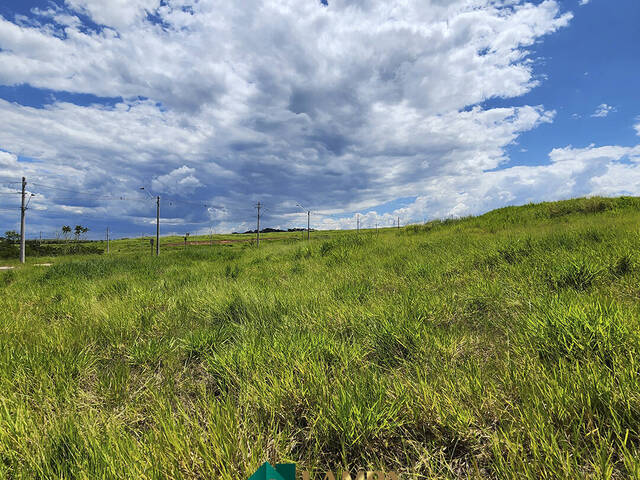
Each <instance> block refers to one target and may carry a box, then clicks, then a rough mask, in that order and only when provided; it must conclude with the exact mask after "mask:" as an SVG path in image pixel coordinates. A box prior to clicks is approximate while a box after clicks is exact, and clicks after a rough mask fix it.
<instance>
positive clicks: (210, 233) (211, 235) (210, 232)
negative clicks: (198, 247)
mask: <svg viewBox="0 0 640 480" xmlns="http://www.w3.org/2000/svg"><path fill="white" fill-rule="evenodd" d="M209 236H210V237H211V246H212V247H213V229H209Z"/></svg>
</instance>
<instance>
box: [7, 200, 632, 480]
mask: <svg viewBox="0 0 640 480" xmlns="http://www.w3.org/2000/svg"><path fill="white" fill-rule="evenodd" d="M639 209H640V200H639V199H636V198H619V199H598V198H596V199H577V200H571V201H568V202H557V203H546V204H541V205H527V206H524V207H517V208H515V207H510V208H506V209H501V210H497V211H493V212H490V213H488V214H486V215H484V216H481V217H477V218H466V219H461V220H450V221H446V222H431V223H429V224H427V225H423V226H412V227H406V228H403V229H400V230H396V229H388V230H381V231H380V233H379V235H376V234H375V233H373V232H370V231H362V232H360V234H356V233H354V232H334V233H331V234H325V233H324V232H323V234H324V237H325V238H321V239H317V240H312V242H310V243H309V244H307V243H306V242H302V241H301V240H300V238H301V235H299V234H297V235H294V236H292V237H291V240H292V241H290V242H280V243H273V242H272V243H269V242H266V241H265V242H264V243H261V247H260V249H256V248H255V247H253V246H250V245H248V244H234V245H214V246H193V247H189V248H178V247H176V248H173V249H171V248H168V247H163V248H164V249H163V250H162V256H161V257H160V258H153V257H152V256H151V255H150V252H149V249H148V248H147V247H145V248H144V249H142V247H140V249H139V250H134V249H133V248H128V245H133V243H127V242H128V241H122V242H112V245H111V252H112V253H111V254H110V255H109V256H106V255H102V256H99V257H98V256H86V257H75V258H73V257H70V258H66V259H63V258H59V259H57V260H56V262H55V264H54V266H52V267H50V268H41V267H31V266H26V267H24V268H19V269H15V270H12V271H7V272H0V477H5V478H12V479H18V478H123V479H124V478H139V479H145V478H148V479H151V478H192V479H195V478H224V479H241V478H248V476H249V475H250V474H251V473H252V472H253V471H254V470H255V468H256V467H257V466H258V465H259V464H261V463H262V462H263V461H265V460H270V461H294V462H297V463H298V468H299V469H316V471H317V472H319V471H320V470H323V469H324V468H325V467H330V468H332V469H333V470H334V471H335V470H340V469H341V467H349V468H350V469H351V470H352V471H355V470H356V469H357V468H358V467H361V468H365V467H384V468H386V469H387V470H396V471H400V472H403V474H404V475H405V477H404V478H487V477H489V478H513V479H516V478H517V479H521V478H531V479H534V478H639V477H640V460H639V459H640V375H639V373H640V371H639V369H640V363H639V360H638V359H640V330H639V326H640V325H639V323H640V281H639V280H640V266H639V265H640V264H639V263H638V261H639V257H638V255H639V253H638V252H640V235H639V233H638V227H639V222H640V215H639V212H640V210H639ZM292 235H293V234H292ZM278 238H280V237H278ZM294 239H295V241H294ZM317 478H322V475H321V474H320V473H318V474H317Z"/></svg>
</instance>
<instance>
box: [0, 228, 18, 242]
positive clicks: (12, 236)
mask: <svg viewBox="0 0 640 480" xmlns="http://www.w3.org/2000/svg"><path fill="white" fill-rule="evenodd" d="M4 241H5V242H7V243H10V244H14V243H18V242H19V241H20V234H19V233H18V232H16V231H15V230H8V231H6V232H4Z"/></svg>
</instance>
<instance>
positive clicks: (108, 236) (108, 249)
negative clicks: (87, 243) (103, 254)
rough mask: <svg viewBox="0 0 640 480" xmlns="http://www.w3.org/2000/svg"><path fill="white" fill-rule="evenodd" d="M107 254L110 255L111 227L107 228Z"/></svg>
mask: <svg viewBox="0 0 640 480" xmlns="http://www.w3.org/2000/svg"><path fill="white" fill-rule="evenodd" d="M107 253H109V227H107Z"/></svg>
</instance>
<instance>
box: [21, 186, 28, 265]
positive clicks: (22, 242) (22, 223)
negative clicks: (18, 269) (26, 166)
mask: <svg viewBox="0 0 640 480" xmlns="http://www.w3.org/2000/svg"><path fill="white" fill-rule="evenodd" d="M26 189H27V180H26V179H25V178H24V177H22V205H21V207H20V263H24V257H25V239H24V236H25V230H24V220H25V219H24V217H25V212H26V210H27V206H26V205H25V199H26V196H27V193H26Z"/></svg>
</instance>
